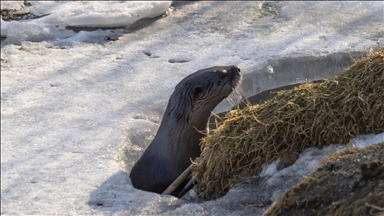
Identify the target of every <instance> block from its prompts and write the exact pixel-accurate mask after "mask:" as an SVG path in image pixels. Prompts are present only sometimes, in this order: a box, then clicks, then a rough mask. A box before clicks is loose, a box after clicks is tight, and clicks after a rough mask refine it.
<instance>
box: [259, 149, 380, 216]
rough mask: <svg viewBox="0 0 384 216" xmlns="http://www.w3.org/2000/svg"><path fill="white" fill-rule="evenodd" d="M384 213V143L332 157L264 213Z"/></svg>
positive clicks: (265, 215)
mask: <svg viewBox="0 0 384 216" xmlns="http://www.w3.org/2000/svg"><path fill="white" fill-rule="evenodd" d="M380 213H381V214H384V143H380V144H377V145H371V146H369V147H366V148H364V149H356V148H351V149H347V150H345V151H342V152H339V153H336V154H333V155H331V156H329V157H327V158H326V159H325V160H323V161H322V162H321V164H320V165H319V167H318V168H317V169H316V170H314V171H313V172H312V173H311V174H309V175H308V176H306V177H305V178H304V180H303V181H301V182H300V183H299V184H297V185H295V186H293V187H291V188H290V189H288V190H287V191H286V192H285V193H284V194H283V195H282V196H281V197H280V198H279V199H278V200H276V201H275V202H274V203H273V204H272V206H271V207H269V208H268V209H267V210H266V211H265V212H264V214H263V216H267V215H340V216H342V215H346V216H347V215H348V216H349V215H379V214H380Z"/></svg>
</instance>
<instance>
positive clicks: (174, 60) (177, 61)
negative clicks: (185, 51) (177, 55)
mask: <svg viewBox="0 0 384 216" xmlns="http://www.w3.org/2000/svg"><path fill="white" fill-rule="evenodd" d="M168 62H169V63H172V64H173V63H185V62H189V60H184V59H169V60H168Z"/></svg>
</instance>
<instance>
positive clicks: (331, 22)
mask: <svg viewBox="0 0 384 216" xmlns="http://www.w3.org/2000/svg"><path fill="white" fill-rule="evenodd" d="M30 3H31V5H30V6H25V5H24V3H23V1H9V2H7V1H2V2H1V8H2V10H3V9H9V10H15V11H18V12H20V13H21V12H23V13H28V12H30V13H32V14H35V15H37V16H42V15H44V16H42V17H40V18H36V19H28V20H21V21H9V22H6V21H1V36H2V43H1V214H4V215H10V214H40V215H42V214H60V215H62V214H72V215H81V214H100V215H102V214H110V213H112V214H117V215H119V214H121V215H127V213H132V214H144V215H145V214H162V215H170V214H174V215H239V214H241V215H246V214H253V215H259V214H261V213H262V212H263V210H265V207H264V208H260V207H258V206H262V205H261V204H260V203H262V202H264V201H265V200H268V199H272V200H275V199H277V198H278V197H279V196H280V195H281V194H282V193H283V192H284V190H286V189H287V188H288V187H289V186H292V185H294V184H296V183H297V182H298V181H299V180H300V178H301V176H302V175H305V174H307V173H308V172H310V171H311V170H312V169H313V167H314V166H316V163H317V161H319V160H320V159H321V158H323V157H324V156H325V155H326V154H327V153H328V152H331V151H335V150H337V149H342V147H340V146H338V145H335V146H331V147H329V148H326V149H324V150H316V149H313V150H308V151H306V152H305V153H303V155H302V157H301V158H300V159H299V160H298V161H297V162H296V163H295V164H294V165H293V166H291V167H289V168H287V169H284V170H282V171H279V172H277V171H276V170H274V166H273V165H271V166H270V167H268V168H267V169H266V171H265V172H264V173H262V174H261V175H260V176H255V177H253V178H250V179H248V180H246V181H244V182H242V183H240V184H238V186H236V187H235V188H233V189H232V190H231V191H230V192H229V193H228V194H227V195H226V196H225V197H222V198H220V199H217V200H213V201H202V200H198V201H189V200H185V199H176V198H174V197H170V196H160V195H158V194H153V193H148V192H144V191H139V190H136V189H134V188H133V187H132V185H131V184H130V180H129V178H128V176H127V174H126V172H129V170H130V168H131V167H132V165H133V163H134V162H135V161H136V160H137V159H138V157H139V156H140V155H141V154H142V152H143V151H144V149H145V148H146V146H148V144H149V143H150V141H151V140H152V139H153V136H154V135H155V133H156V130H157V128H158V126H159V123H160V121H161V118H162V114H163V112H164V110H165V106H166V104H167V101H168V98H169V96H170V94H171V93H172V91H173V88H174V86H175V85H176V84H177V83H178V82H179V81H180V80H181V79H182V78H183V77H185V76H186V75H188V74H190V73H193V72H195V71H196V70H199V69H202V68H206V67H210V66H214V65H232V64H235V65H238V66H239V67H240V68H241V70H242V72H243V75H244V78H245V79H244V81H243V84H242V88H243V89H244V91H245V93H246V94H247V95H248V96H251V95H254V94H257V93H258V92H261V91H264V90H266V89H271V88H275V87H278V86H282V85H288V84H292V83H295V82H297V80H298V79H300V80H305V79H306V78H308V79H310V80H315V79H319V78H324V77H329V76H333V75H335V74H337V73H338V72H339V71H340V68H342V67H344V66H347V65H348V64H350V60H349V57H348V54H347V53H352V55H354V56H355V57H358V56H361V55H363V53H365V52H367V51H368V50H369V48H370V47H374V46H377V45H380V44H381V45H382V44H383V42H384V41H383V38H384V37H383V33H384V30H383V29H384V28H383V20H384V19H383V10H384V9H383V2H210V1H209V2H204V1H195V2H174V3H173V4H172V5H171V2H124V1H119V2H72V1H69V2H61V1H60V2H45V1H41V2H39V1H31V2H30ZM99 27H100V28H101V29H99ZM232 105H233V104H232V103H231V102H229V101H228V100H227V101H224V102H223V103H221V104H220V105H219V106H218V107H217V108H216V110H215V111H216V112H221V111H224V110H228V109H229V108H230V107H231V106H232ZM382 141H384V134H383V133H382V134H378V135H364V136H361V137H358V138H356V139H354V140H352V141H351V145H352V144H355V145H356V146H358V147H363V146H366V145H367V144H369V143H373V144H374V143H379V142H382ZM287 176H288V177H287Z"/></svg>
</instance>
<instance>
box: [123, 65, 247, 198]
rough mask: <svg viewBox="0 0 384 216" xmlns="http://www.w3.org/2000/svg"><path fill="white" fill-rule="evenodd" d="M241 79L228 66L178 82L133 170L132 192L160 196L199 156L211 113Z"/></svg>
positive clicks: (214, 68) (209, 70) (237, 72)
mask: <svg viewBox="0 0 384 216" xmlns="http://www.w3.org/2000/svg"><path fill="white" fill-rule="evenodd" d="M240 79H241V74H240V69H239V68H238V67H236V66H227V67H212V68H207V69H203V70H199V71H197V72H195V73H193V74H190V75H189V76H187V77H185V78H184V79H183V80H182V81H180V83H179V84H178V85H177V86H176V88H175V91H174V92H173V94H172V95H171V97H170V99H169V102H168V106H167V108H166V110H165V113H164V117H163V120H162V121H161V124H160V127H159V130H158V131H157V134H156V136H155V138H154V139H153V141H152V142H151V144H150V145H149V146H148V148H147V149H146V150H145V152H144V154H143V155H142V156H141V158H140V159H139V160H138V161H137V162H136V164H135V165H134V166H133V168H132V171H131V174H130V178H131V180H132V184H133V186H134V187H135V188H138V189H142V190H146V191H151V192H156V193H162V192H163V191H164V190H165V189H166V188H167V187H168V186H169V185H170V184H171V183H172V182H173V181H174V180H175V179H176V178H177V177H178V176H179V175H180V174H181V173H182V172H183V171H184V170H185V169H186V168H187V167H188V166H189V165H190V164H191V159H195V158H197V157H199V156H200V153H201V150H200V146H199V143H200V139H201V138H202V137H203V136H204V134H203V133H204V132H205V131H206V127H207V122H208V119H209V116H210V115H211V112H212V110H213V109H214V108H215V107H216V105H217V104H219V103H220V102H221V101H222V100H223V99H224V98H226V97H227V96H228V95H229V94H230V93H231V92H232V90H233V89H234V88H235V87H236V86H237V85H238V83H239V82H240ZM202 132H203V133H202ZM182 186H183V185H182Z"/></svg>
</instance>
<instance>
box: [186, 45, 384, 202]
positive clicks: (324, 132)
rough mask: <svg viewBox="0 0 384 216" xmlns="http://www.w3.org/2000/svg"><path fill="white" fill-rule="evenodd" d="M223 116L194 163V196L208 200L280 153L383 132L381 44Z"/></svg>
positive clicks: (383, 79) (383, 88) (255, 172)
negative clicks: (326, 74)
mask: <svg viewBox="0 0 384 216" xmlns="http://www.w3.org/2000/svg"><path fill="white" fill-rule="evenodd" d="M226 118H227V119H226V120H225V121H223V122H222V123H221V125H219V127H218V128H217V129H216V130H214V131H213V132H212V133H211V134H209V135H208V136H207V137H205V138H204V139H203V140H202V149H203V152H202V155H201V157H200V158H199V159H197V160H196V161H195V162H194V166H193V176H194V177H196V179H197V183H198V187H197V189H198V194H199V196H200V197H203V198H206V199H215V198H218V197H221V196H224V195H225V194H226V193H227V192H228V191H229V189H230V188H231V187H232V186H233V185H234V184H235V183H236V182H238V181H239V180H241V179H242V178H244V177H246V176H251V175H253V174H257V173H258V172H260V171H261V170H262V164H269V163H271V162H272V161H273V160H275V159H277V158H279V157H280V156H282V155H289V154H292V153H301V152H302V151H303V150H304V149H305V148H307V147H319V148H320V147H322V146H326V145H329V144H332V143H340V144H345V143H347V142H348V141H349V140H350V138H352V137H354V136H356V135H359V134H368V133H381V132H384V48H381V49H380V50H379V51H375V50H373V51H372V52H371V53H370V54H369V55H367V56H366V57H364V58H362V59H359V60H354V64H353V65H352V66H350V67H348V68H346V69H344V70H343V72H342V73H341V74H339V75H338V76H336V77H334V78H332V79H329V80H327V81H325V82H323V83H319V84H313V83H308V84H304V85H300V86H298V87H295V88H294V89H292V90H287V91H281V92H279V93H278V94H277V95H276V97H275V98H274V99H271V100H268V101H266V102H265V103H263V104H260V105H253V106H251V105H249V106H248V107H246V108H244V109H237V110H233V111H231V112H229V113H228V114H227V115H226Z"/></svg>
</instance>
